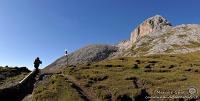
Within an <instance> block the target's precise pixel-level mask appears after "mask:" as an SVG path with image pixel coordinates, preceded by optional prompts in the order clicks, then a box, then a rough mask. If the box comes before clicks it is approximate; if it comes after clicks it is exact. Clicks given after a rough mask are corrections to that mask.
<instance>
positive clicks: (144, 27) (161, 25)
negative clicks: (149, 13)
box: [130, 15, 171, 44]
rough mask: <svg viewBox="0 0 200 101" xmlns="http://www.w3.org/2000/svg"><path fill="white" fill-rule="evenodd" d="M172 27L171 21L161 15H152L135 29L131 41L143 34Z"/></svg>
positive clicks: (133, 41)
mask: <svg viewBox="0 0 200 101" xmlns="http://www.w3.org/2000/svg"><path fill="white" fill-rule="evenodd" d="M170 27H171V23H170V22H168V21H167V20H166V19H165V18H164V17H162V16H160V15H156V16H153V17H150V18H148V19H147V20H145V21H144V22H143V23H142V24H140V25H139V26H138V27H137V28H136V29H135V30H133V32H132V33H131V38H130V41H131V43H132V44H133V43H135V42H136V41H137V40H139V39H140V38H141V37H142V36H145V35H147V34H150V33H153V32H156V31H160V30H163V29H166V28H170Z"/></svg>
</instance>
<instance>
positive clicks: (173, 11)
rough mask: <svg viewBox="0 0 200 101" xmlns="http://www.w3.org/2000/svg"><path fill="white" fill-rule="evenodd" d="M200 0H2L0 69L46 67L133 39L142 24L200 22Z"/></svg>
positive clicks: (0, 9) (0, 5)
mask: <svg viewBox="0 0 200 101" xmlns="http://www.w3.org/2000/svg"><path fill="white" fill-rule="evenodd" d="M199 5H200V1H199V0H0V65H2V66H5V65H9V66H27V67H29V68H30V69H33V65H32V64H33V60H34V59H35V57H37V56H39V57H40V58H41V60H42V61H43V67H44V66H46V65H48V64H50V63H51V62H53V61H54V60H56V59H57V58H59V57H60V56H62V55H63V54H64V50H65V49H68V50H69V52H73V51H75V50H77V49H78V48H80V47H83V46H86V45H88V44H94V43H102V44H115V43H118V42H119V41H120V40H124V39H129V37H130V32H131V31H132V30H133V29H134V28H135V27H136V26H137V25H138V24H139V23H141V22H142V21H143V20H144V19H146V18H148V17H150V16H153V15H156V14H160V15H163V16H164V17H166V18H167V19H168V20H169V21H170V22H172V24H173V25H178V24H182V23H200V13H199V10H200V6H199Z"/></svg>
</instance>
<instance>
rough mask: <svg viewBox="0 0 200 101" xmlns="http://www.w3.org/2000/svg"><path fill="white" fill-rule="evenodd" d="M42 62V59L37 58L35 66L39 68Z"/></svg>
mask: <svg viewBox="0 0 200 101" xmlns="http://www.w3.org/2000/svg"><path fill="white" fill-rule="evenodd" d="M40 64H42V61H40V59H35V61H34V67H35V68H38V67H39V65H40Z"/></svg>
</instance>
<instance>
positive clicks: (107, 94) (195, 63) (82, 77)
mask: <svg viewBox="0 0 200 101" xmlns="http://www.w3.org/2000/svg"><path fill="white" fill-rule="evenodd" d="M199 55H200V51H199V52H193V53H188V54H179V55H153V56H144V57H123V58H117V59H112V60H104V61H101V62H98V63H94V64H87V65H84V66H83V65H82V66H78V67H76V68H66V69H65V74H66V75H72V76H74V77H76V79H77V80H79V81H80V82H82V85H84V86H85V87H88V88H90V89H93V91H94V92H95V93H96V95H97V96H98V97H99V98H101V99H102V100H117V99H122V98H131V99H133V100H134V99H135V97H136V96H138V95H140V93H141V90H142V89H146V91H147V93H148V94H149V95H150V96H156V95H157V96H158V95H160V96H170V95H172V94H169V92H173V93H175V94H173V95H175V96H185V95H186V96H188V95H190V94H188V88H189V87H195V88H197V89H200V83H199V81H200V78H199V77H200V57H199ZM63 79H64V78H62V77H61V78H60V77H56V78H55V81H56V82H57V80H61V81H59V82H60V83H57V84H56V85H55V83H54V84H51V83H49V84H48V86H45V87H44V88H45V89H44V88H42V90H39V92H37V91H38V88H37V89H36V91H35V92H34V94H35V95H34V96H36V97H38V99H44V98H45V99H46V98H47V99H49V97H50V96H54V97H55V96H57V95H56V94H55V95H51V93H49V92H54V91H55V92H58V91H60V90H61V91H65V92H67V94H72V95H74V96H69V95H67V94H63V93H61V95H62V97H63V98H65V97H66V98H67V99H68V100H69V99H72V100H71V101H75V100H79V99H74V98H78V97H79V98H80V96H79V95H77V94H76V91H75V90H73V89H72V88H71V86H69V83H67V81H66V80H63ZM63 81H64V82H63ZM41 86H42V85H41ZM59 86H60V87H61V88H62V89H61V88H60V89H57V88H59ZM65 87H66V88H65ZM39 88H40V87H39ZM53 88H56V90H55V89H54V90H51V89H53ZM63 88H65V89H63ZM156 91H165V94H158V92H156ZM55 92H54V93H55ZM177 93H179V94H177ZM57 94H58V95H60V93H57ZM199 94H200V93H199ZM199 94H197V95H198V96H200V95H199ZM61 95H60V96H61ZM159 100H161V99H159ZM40 101H43V100H40ZM44 101H45V100H44ZM49 101H51V100H49ZM59 101H62V100H59ZM63 101H64V100H63Z"/></svg>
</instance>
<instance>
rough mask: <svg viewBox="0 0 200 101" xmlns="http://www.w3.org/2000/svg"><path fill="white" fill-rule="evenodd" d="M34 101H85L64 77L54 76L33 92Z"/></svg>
mask: <svg viewBox="0 0 200 101" xmlns="http://www.w3.org/2000/svg"><path fill="white" fill-rule="evenodd" d="M33 101H83V99H82V97H81V95H79V93H78V92H76V90H75V89H73V87H72V84H71V83H70V82H69V81H68V80H67V79H65V78H64V77H63V76H61V75H58V74H54V75H52V76H50V77H49V78H47V80H46V82H42V83H41V84H40V83H39V84H38V85H37V87H36V88H35V89H34V91H33Z"/></svg>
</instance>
